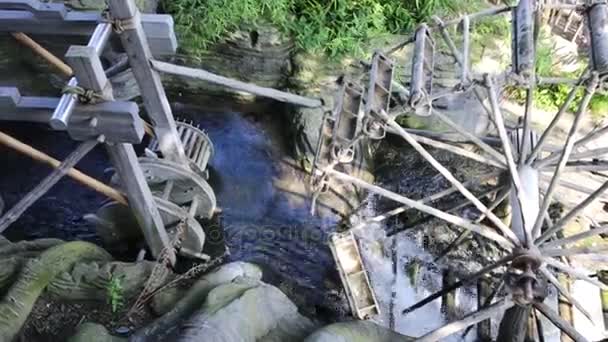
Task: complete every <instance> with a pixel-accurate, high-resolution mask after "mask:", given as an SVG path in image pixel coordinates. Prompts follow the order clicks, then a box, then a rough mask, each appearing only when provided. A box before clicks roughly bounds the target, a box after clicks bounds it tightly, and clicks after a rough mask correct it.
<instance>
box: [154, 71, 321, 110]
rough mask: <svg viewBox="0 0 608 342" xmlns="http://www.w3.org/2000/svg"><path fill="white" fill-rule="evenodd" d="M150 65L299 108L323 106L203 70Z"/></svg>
mask: <svg viewBox="0 0 608 342" xmlns="http://www.w3.org/2000/svg"><path fill="white" fill-rule="evenodd" d="M150 63H152V67H154V69H156V70H158V71H160V72H163V73H167V74H172V75H177V76H182V77H188V78H194V79H197V80H203V81H207V82H209V83H213V84H218V85H220V86H224V87H227V88H231V89H235V90H240V91H245V92H248V93H251V94H254V95H257V96H262V97H268V98H271V99H274V100H277V101H280V102H286V103H291V104H295V105H298V106H303V107H310V108H316V107H321V106H323V102H322V101H321V100H320V99H313V98H308V97H304V96H300V95H296V94H291V93H287V92H284V91H280V90H276V89H272V88H266V87H260V86H257V85H255V84H251V83H246V82H241V81H238V80H235V79H232V78H228V77H224V76H220V75H216V74H214V73H211V72H208V71H205V70H202V69H194V68H188V67H184V66H179V65H175V64H171V63H165V62H160V61H150Z"/></svg>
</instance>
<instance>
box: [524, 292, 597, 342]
mask: <svg viewBox="0 0 608 342" xmlns="http://www.w3.org/2000/svg"><path fill="white" fill-rule="evenodd" d="M533 305H534V308H535V309H536V310H538V311H540V313H542V314H543V316H545V317H547V319H548V320H549V321H551V323H553V325H555V326H556V327H557V328H558V329H559V330H561V331H563V332H564V333H566V335H568V336H570V338H572V339H573V340H574V341H576V342H587V341H588V340H587V339H586V338H585V337H584V336H583V335H581V334H580V333H579V332H578V331H576V329H574V327H572V325H570V323H568V322H567V321H566V320H565V319H563V318H561V317H560V315H559V314H558V313H557V312H555V311H554V310H553V309H551V308H550V307H549V306H548V305H547V304H545V303H541V302H536V303H534V304H533Z"/></svg>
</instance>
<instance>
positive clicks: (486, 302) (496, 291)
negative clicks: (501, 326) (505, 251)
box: [462, 280, 505, 339]
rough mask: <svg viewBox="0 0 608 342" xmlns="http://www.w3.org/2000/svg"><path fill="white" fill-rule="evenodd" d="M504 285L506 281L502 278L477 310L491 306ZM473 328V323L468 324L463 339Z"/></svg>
mask: <svg viewBox="0 0 608 342" xmlns="http://www.w3.org/2000/svg"><path fill="white" fill-rule="evenodd" d="M504 286H505V281H504V280H500V282H499V283H498V284H497V285H496V287H495V288H494V290H492V293H490V295H489V296H488V297H487V298H486V299H485V300H484V302H483V306H481V307H478V308H477V310H482V309H485V308H487V307H489V306H490V304H492V301H493V300H494V298H496V295H498V294H499V293H500V291H502V289H503V287H504ZM482 322H483V321H482ZM471 329H473V325H470V326H468V327H467V329H466V330H465V331H464V332H463V333H462V338H463V339H464V338H465V337H466V336H467V335H468V334H469V332H470V331H471Z"/></svg>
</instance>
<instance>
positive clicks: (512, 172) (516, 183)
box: [485, 75, 532, 245]
mask: <svg viewBox="0 0 608 342" xmlns="http://www.w3.org/2000/svg"><path fill="white" fill-rule="evenodd" d="M485 81H486V83H487V84H486V85H487V88H488V94H489V97H490V103H491V104H492V115H493V118H494V125H495V126H496V130H497V131H498V135H499V137H500V140H501V141H502V146H503V152H504V154H505V158H506V159H507V165H508V169H509V176H510V177H511V182H512V184H513V187H514V189H515V194H516V197H517V201H518V203H519V207H520V208H524V203H525V201H524V200H523V198H522V196H523V191H522V184H521V180H520V179H519V172H518V171H517V164H516V163H515V159H514V157H513V148H512V146H511V142H510V141H509V137H508V135H507V130H506V126H505V120H504V118H503V115H502V111H501V109H500V105H499V104H498V95H497V94H498V92H497V90H496V86H495V85H494V81H493V80H492V77H490V76H489V75H486V77H485ZM521 222H522V223H523V226H524V227H527V225H526V220H525V217H524V215H523V210H522V211H521ZM524 231H525V234H526V240H527V241H526V245H530V244H532V238H531V232H530V230H528V229H524Z"/></svg>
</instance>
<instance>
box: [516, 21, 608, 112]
mask: <svg viewBox="0 0 608 342" xmlns="http://www.w3.org/2000/svg"><path fill="white" fill-rule="evenodd" d="M555 55H556V53H555V46H553V45H552V44H550V39H549V38H548V36H547V34H546V33H542V34H541V37H540V39H539V43H538V48H537V53H536V73H537V75H538V76H540V77H543V76H544V77H566V78H571V79H578V78H579V77H580V75H581V73H582V72H583V70H582V67H584V64H585V63H582V64H581V70H576V71H574V72H568V73H559V72H556V71H555V70H559V68H556V64H557V61H556V60H554V56H555ZM571 90H572V86H571V85H564V84H553V85H541V86H539V87H537V88H536V89H535V90H534V103H535V106H536V107H538V108H540V109H543V110H547V111H557V110H558V109H559V108H560V107H561V106H562V104H563V103H564V102H565V101H566V98H567V97H568V95H569V93H570V91H571ZM509 93H510V95H511V97H512V98H513V99H515V100H516V101H517V102H519V103H521V104H523V103H524V102H525V100H526V92H525V90H524V89H511V90H510V91H509ZM583 95H584V89H583V88H582V87H581V88H579V89H578V91H577V92H576V95H575V97H574V101H572V103H571V104H570V106H569V107H568V111H570V112H575V111H576V110H577V109H578V107H579V105H580V103H581V100H582V99H583ZM589 111H590V113H591V116H592V118H593V119H594V120H596V121H597V120H601V119H602V118H604V117H606V116H608V95H605V94H600V93H596V94H595V95H594V96H593V97H592V98H591V102H590V104H589Z"/></svg>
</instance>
